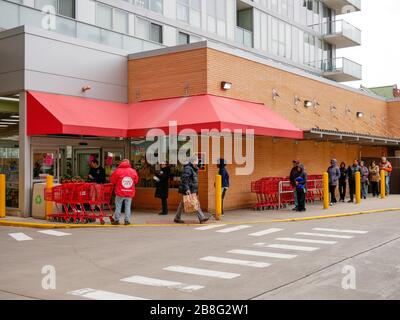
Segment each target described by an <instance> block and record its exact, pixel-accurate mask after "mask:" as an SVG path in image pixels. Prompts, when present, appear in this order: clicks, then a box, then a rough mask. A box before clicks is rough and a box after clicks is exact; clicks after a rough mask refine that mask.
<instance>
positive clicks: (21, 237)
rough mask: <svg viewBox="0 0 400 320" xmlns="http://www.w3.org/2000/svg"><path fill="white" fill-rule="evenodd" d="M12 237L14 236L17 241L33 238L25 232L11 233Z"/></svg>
mask: <svg viewBox="0 0 400 320" xmlns="http://www.w3.org/2000/svg"><path fill="white" fill-rule="evenodd" d="M8 235H9V236H10V237H12V238H14V239H15V240H17V241H28V240H33V239H32V238H31V237H28V236H27V235H26V234H25V233H22V232H21V233H9V234H8Z"/></svg>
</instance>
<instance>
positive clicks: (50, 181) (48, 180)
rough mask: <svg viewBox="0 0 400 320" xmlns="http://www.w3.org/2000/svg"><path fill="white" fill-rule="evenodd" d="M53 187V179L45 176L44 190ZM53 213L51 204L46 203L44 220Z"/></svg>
mask: <svg viewBox="0 0 400 320" xmlns="http://www.w3.org/2000/svg"><path fill="white" fill-rule="evenodd" d="M53 185H54V177H53V176H47V178H46V189H51V188H53ZM52 212H53V202H52V201H46V212H45V219H46V220H47V218H48V216H49V215H50V214H51V213H52Z"/></svg>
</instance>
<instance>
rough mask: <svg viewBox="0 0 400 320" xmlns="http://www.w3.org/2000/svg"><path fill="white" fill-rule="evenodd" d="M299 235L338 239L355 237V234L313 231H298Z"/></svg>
mask: <svg viewBox="0 0 400 320" xmlns="http://www.w3.org/2000/svg"><path fill="white" fill-rule="evenodd" d="M296 234H297V235H299V236H311V237H322V238H338V239H353V238H354V236H342V235H337V234H325V233H312V232H297V233H296Z"/></svg>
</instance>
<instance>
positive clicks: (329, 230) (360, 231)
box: [313, 228, 368, 234]
mask: <svg viewBox="0 0 400 320" xmlns="http://www.w3.org/2000/svg"><path fill="white" fill-rule="evenodd" d="M313 230H315V231H327V232H339V233H355V234H367V233H368V231H362V230H341V229H327V228H314V229H313Z"/></svg>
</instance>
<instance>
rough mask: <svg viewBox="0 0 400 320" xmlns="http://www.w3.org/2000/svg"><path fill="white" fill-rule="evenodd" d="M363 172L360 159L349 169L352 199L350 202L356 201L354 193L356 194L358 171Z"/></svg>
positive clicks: (348, 177) (348, 176)
mask: <svg viewBox="0 0 400 320" xmlns="http://www.w3.org/2000/svg"><path fill="white" fill-rule="evenodd" d="M357 172H361V169H360V166H359V165H358V160H354V162H353V165H352V166H349V168H348V169H347V179H348V181H349V189H350V200H349V201H348V203H352V202H354V195H355V194H356V173H357Z"/></svg>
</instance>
